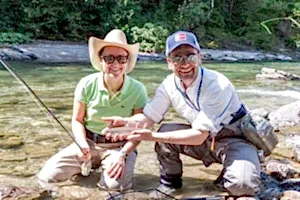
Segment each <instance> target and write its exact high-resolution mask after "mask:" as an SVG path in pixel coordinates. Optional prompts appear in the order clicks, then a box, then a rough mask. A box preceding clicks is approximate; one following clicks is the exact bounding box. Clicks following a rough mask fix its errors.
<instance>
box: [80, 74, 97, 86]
mask: <svg viewBox="0 0 300 200" xmlns="http://www.w3.org/2000/svg"><path fill="white" fill-rule="evenodd" d="M101 73H102V72H96V73H93V74H89V75H87V76H85V77H83V78H81V79H80V81H79V83H78V84H79V85H82V86H89V85H92V84H95V83H97V82H98V80H99V78H100V77H101Z"/></svg>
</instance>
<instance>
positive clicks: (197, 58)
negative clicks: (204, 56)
mask: <svg viewBox="0 0 300 200" xmlns="http://www.w3.org/2000/svg"><path fill="white" fill-rule="evenodd" d="M167 62H168V64H169V67H170V68H171V69H172V71H173V72H174V73H175V75H176V76H178V77H179V78H180V79H181V80H182V81H183V83H184V84H185V85H186V86H187V87H188V86H189V85H190V84H191V83H192V82H193V81H194V79H195V78H196V77H197V75H198V71H199V65H200V64H201V55H200V53H199V52H198V51H197V50H196V49H194V48H193V47H191V46H190V45H180V46H179V47H177V48H176V49H174V50H173V51H172V52H171V53H170V54H169V56H168V57H167Z"/></svg>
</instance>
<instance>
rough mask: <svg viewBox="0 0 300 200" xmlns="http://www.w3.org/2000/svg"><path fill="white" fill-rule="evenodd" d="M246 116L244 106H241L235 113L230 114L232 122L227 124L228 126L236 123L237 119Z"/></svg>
mask: <svg viewBox="0 0 300 200" xmlns="http://www.w3.org/2000/svg"><path fill="white" fill-rule="evenodd" d="M246 114H247V110H246V108H245V106H244V105H243V104H242V105H241V107H240V109H239V110H238V111H237V112H235V113H233V114H231V116H232V120H231V121H230V122H229V125H230V124H233V123H235V122H237V121H238V120H239V119H241V118H243V117H244V116H245V115H246Z"/></svg>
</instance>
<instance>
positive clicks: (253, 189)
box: [155, 126, 260, 196]
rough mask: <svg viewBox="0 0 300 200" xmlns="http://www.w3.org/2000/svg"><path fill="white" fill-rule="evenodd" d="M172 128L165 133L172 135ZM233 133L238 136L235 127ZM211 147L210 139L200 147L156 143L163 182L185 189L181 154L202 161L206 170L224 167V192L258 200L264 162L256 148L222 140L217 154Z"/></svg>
mask: <svg viewBox="0 0 300 200" xmlns="http://www.w3.org/2000/svg"><path fill="white" fill-rule="evenodd" d="M173 127H174V126H173ZM169 128H170V129H169V130H165V131H171V129H172V126H170V127H169ZM233 130H235V133H238V130H236V129H234V127H233ZM228 132H230V131H228ZM223 133H225V134H226V131H223ZM210 144H211V141H210V140H209V139H207V141H206V142H205V143H203V144H202V145H199V146H192V145H177V144H169V143H156V145H155V151H156V152H157V157H158V160H159V162H160V177H161V179H160V182H161V183H162V184H164V185H168V186H170V187H175V188H180V187H181V186H182V180H181V177H182V173H183V171H182V161H181V159H180V154H184V155H187V156H190V157H192V158H195V159H197V160H201V161H202V162H203V164H204V165H205V166H209V165H210V164H212V163H221V164H223V167H224V168H223V171H222V175H221V177H219V178H218V179H219V183H221V184H222V186H223V187H224V189H226V190H227V192H228V193H229V194H230V195H233V196H254V195H255V194H256V193H257V192H258V191H259V185H260V162H259V158H258V154H257V149H256V147H255V146H254V145H252V144H251V143H249V142H248V141H246V140H245V139H242V138H224V139H222V138H221V139H219V140H218V141H216V143H215V150H214V151H213V152H212V151H211V150H210Z"/></svg>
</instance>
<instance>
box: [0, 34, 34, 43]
mask: <svg viewBox="0 0 300 200" xmlns="http://www.w3.org/2000/svg"><path fill="white" fill-rule="evenodd" d="M26 42H30V38H29V37H28V36H26V35H23V34H21V33H14V32H4V33H3V32H2V33H0V43H4V44H20V43H26Z"/></svg>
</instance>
